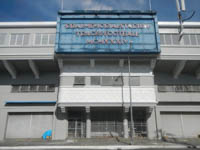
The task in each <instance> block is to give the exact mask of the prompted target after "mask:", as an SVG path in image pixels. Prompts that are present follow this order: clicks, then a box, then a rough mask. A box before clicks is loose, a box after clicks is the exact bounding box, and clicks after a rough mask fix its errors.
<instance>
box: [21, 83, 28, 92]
mask: <svg viewBox="0 0 200 150" xmlns="http://www.w3.org/2000/svg"><path fill="white" fill-rule="evenodd" d="M28 91H29V86H28V85H21V92H28Z"/></svg>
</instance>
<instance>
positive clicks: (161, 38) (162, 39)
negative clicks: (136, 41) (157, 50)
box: [160, 34, 165, 45]
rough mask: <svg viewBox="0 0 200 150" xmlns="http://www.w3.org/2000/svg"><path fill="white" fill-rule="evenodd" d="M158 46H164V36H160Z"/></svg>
mask: <svg viewBox="0 0 200 150" xmlns="http://www.w3.org/2000/svg"><path fill="white" fill-rule="evenodd" d="M160 44H161V45H164V44H165V39H164V34H160Z"/></svg>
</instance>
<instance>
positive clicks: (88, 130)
mask: <svg viewBox="0 0 200 150" xmlns="http://www.w3.org/2000/svg"><path fill="white" fill-rule="evenodd" d="M86 138H91V118H90V107H86Z"/></svg>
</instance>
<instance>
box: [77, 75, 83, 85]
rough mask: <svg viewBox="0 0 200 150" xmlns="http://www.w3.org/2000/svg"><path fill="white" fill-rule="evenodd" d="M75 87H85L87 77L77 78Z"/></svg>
mask: <svg viewBox="0 0 200 150" xmlns="http://www.w3.org/2000/svg"><path fill="white" fill-rule="evenodd" d="M74 85H85V77H83V76H75V77H74Z"/></svg>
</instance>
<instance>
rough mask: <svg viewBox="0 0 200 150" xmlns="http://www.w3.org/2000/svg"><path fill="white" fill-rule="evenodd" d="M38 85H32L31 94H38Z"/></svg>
mask: <svg viewBox="0 0 200 150" xmlns="http://www.w3.org/2000/svg"><path fill="white" fill-rule="evenodd" d="M37 87H38V86H37V85H30V92H37Z"/></svg>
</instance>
